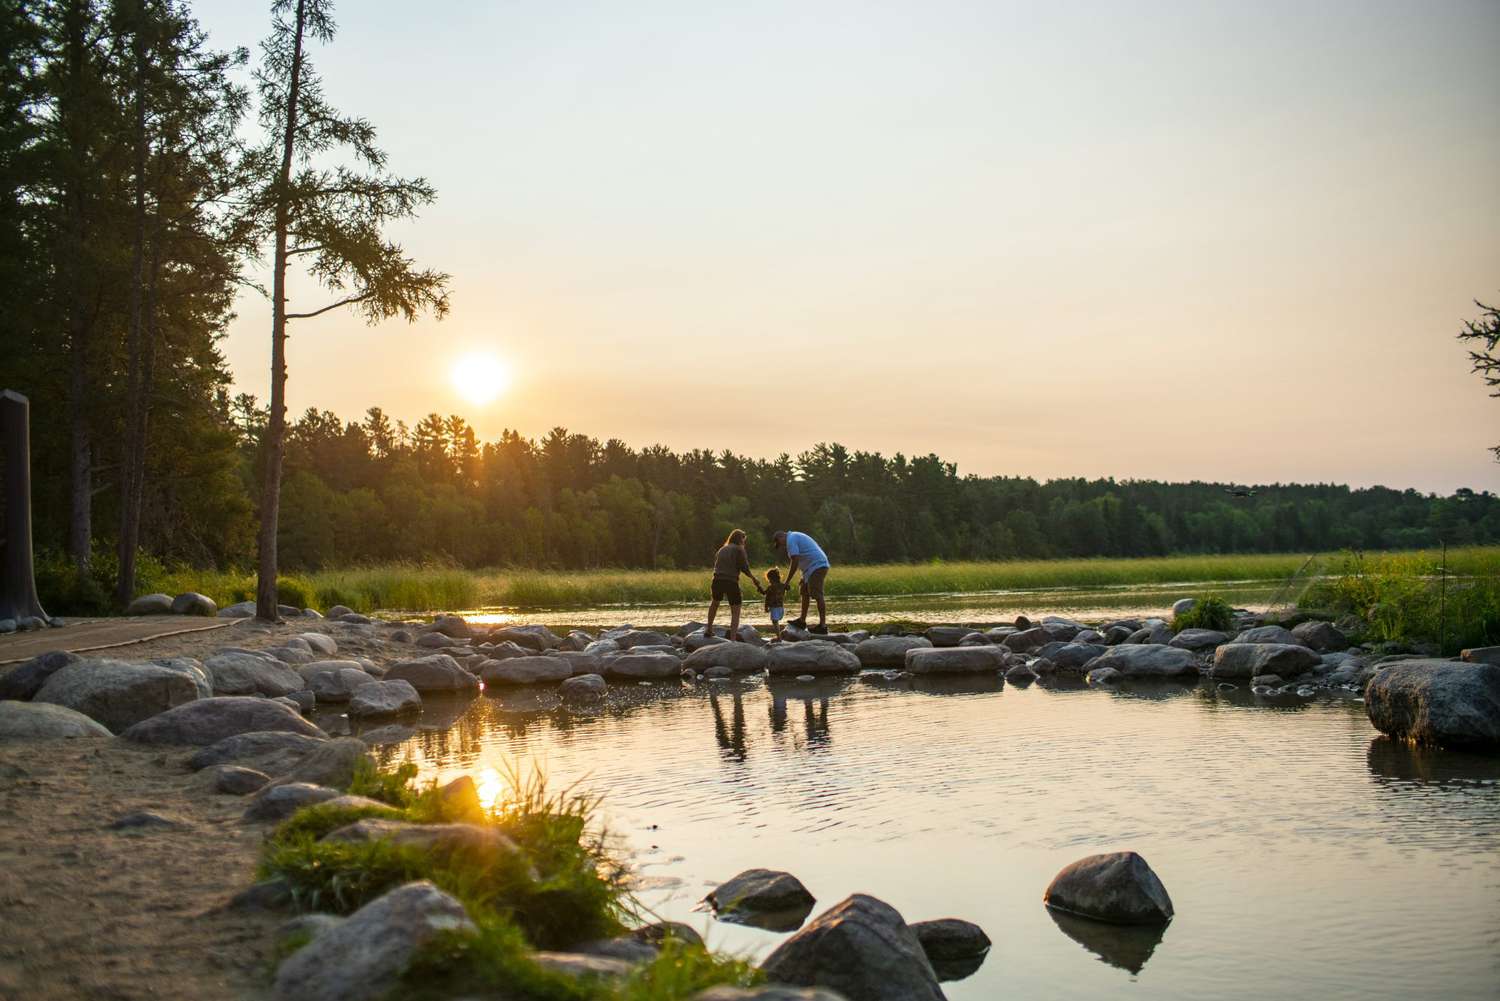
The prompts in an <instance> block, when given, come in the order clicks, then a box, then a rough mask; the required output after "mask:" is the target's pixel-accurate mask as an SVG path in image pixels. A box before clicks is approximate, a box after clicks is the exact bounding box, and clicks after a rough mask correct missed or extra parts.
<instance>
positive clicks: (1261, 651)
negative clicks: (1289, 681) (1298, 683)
mask: <svg viewBox="0 0 1500 1001" xmlns="http://www.w3.org/2000/svg"><path fill="white" fill-rule="evenodd" d="M1321 663H1323V658H1321V657H1319V656H1318V655H1317V654H1316V653H1314V652H1313V651H1311V650H1309V649H1308V648H1307V647H1305V646H1288V645H1286V644H1284V643H1271V642H1262V643H1240V642H1238V641H1236V642H1234V643H1226V644H1224V645H1223V646H1221V647H1219V648H1218V649H1217V650H1215V651H1214V663H1213V667H1211V668H1210V669H1209V673H1210V674H1211V675H1213V676H1214V677H1215V678H1253V677H1255V676H1256V675H1258V674H1279V675H1281V676H1282V677H1283V678H1295V677H1296V676H1297V675H1299V674H1303V673H1306V672H1307V671H1311V670H1312V669H1313V668H1315V667H1317V666H1318V665H1319V664H1321Z"/></svg>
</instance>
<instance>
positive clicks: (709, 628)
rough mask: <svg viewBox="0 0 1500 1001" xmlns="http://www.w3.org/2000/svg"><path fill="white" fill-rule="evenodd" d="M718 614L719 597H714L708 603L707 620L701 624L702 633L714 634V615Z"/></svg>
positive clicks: (706, 634)
mask: <svg viewBox="0 0 1500 1001" xmlns="http://www.w3.org/2000/svg"><path fill="white" fill-rule="evenodd" d="M717 614H719V599H718V598H715V599H713V600H712V601H710V602H709V603H708V621H707V622H705V623H704V624H703V635H704V636H712V635H713V634H714V616H715V615H717Z"/></svg>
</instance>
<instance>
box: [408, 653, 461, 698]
mask: <svg viewBox="0 0 1500 1001" xmlns="http://www.w3.org/2000/svg"><path fill="white" fill-rule="evenodd" d="M385 680H387V681H405V682H407V683H408V684H410V685H411V686H412V687H413V688H415V689H416V690H417V691H418V692H467V691H473V690H474V689H476V688H478V687H479V679H478V678H476V677H474V675H472V674H470V673H469V672H468V671H465V670H464V669H463V668H462V667H460V666H459V663H458V661H456V660H454V659H453V658H452V657H450V656H448V655H447V654H445V653H435V654H432V655H431V656H427V657H418V658H417V659H415V660H404V661H402V662H401V663H399V664H394V665H392V666H391V669H390V670H388V671H386V672H385Z"/></svg>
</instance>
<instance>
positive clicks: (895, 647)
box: [854, 636, 933, 671]
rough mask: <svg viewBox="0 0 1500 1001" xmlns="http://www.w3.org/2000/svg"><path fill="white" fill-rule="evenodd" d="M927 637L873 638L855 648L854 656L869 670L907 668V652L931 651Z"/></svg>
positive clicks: (930, 642) (930, 643) (930, 644)
mask: <svg viewBox="0 0 1500 1001" xmlns="http://www.w3.org/2000/svg"><path fill="white" fill-rule="evenodd" d="M932 646H933V643H932V641H931V640H929V639H927V638H926V637H925V636H872V637H870V638H869V639H867V640H863V641H861V642H860V643H858V644H857V645H856V646H855V647H854V655H855V656H856V657H858V658H859V664H860V666H861V667H863V668H865V669H867V670H872V671H875V670H889V669H891V668H900V667H905V666H906V651H908V650H927V649H931V648H932Z"/></svg>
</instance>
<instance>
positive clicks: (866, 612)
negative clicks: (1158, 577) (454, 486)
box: [392, 578, 1285, 629]
mask: <svg viewBox="0 0 1500 1001" xmlns="http://www.w3.org/2000/svg"><path fill="white" fill-rule="evenodd" d="M1284 586H1285V582H1284V581H1281V580H1227V581H1194V582H1184V583H1169V584H1121V585H1114V586H1107V587H1101V586H1094V587H1045V588H1015V589H1011V590H1006V591H964V592H952V593H937V594H905V595H896V596H843V595H838V596H832V597H830V598H829V599H828V614H829V618H830V619H831V620H832V621H833V622H834V623H835V624H837V625H840V626H843V625H858V624H868V623H872V622H881V621H885V620H890V619H906V620H915V621H918V622H968V623H989V624H994V623H998V622H1008V621H1010V620H1011V619H1014V618H1015V617H1016V615H1017V614H1020V613H1036V612H1037V611H1039V610H1042V611H1045V612H1047V614H1049V615H1062V616H1068V617H1079V618H1083V619H1087V620H1089V621H1097V622H1103V621H1106V620H1109V619H1122V618H1130V617H1139V616H1150V615H1157V616H1164V617H1170V616H1171V609H1172V604H1173V602H1175V601H1177V600H1178V599H1179V598H1186V597H1192V596H1195V595H1204V594H1217V595H1219V596H1221V597H1222V598H1224V599H1225V600H1226V601H1228V602H1230V603H1232V604H1235V605H1238V606H1240V607H1242V608H1248V609H1249V610H1251V611H1264V610H1265V608H1266V606H1267V604H1268V603H1269V602H1270V601H1272V600H1273V599H1275V598H1276V597H1277V595H1278V593H1279V592H1280V593H1282V597H1285V594H1284ZM747 597H748V598H751V599H753V598H755V595H753V594H751V595H748V596H747ZM707 611H708V583H707V579H706V578H705V581H704V596H703V600H702V601H701V602H692V603H683V602H675V603H670V604H661V605H640V604H630V605H596V606H594V607H592V608H542V609H537V608H524V609H523V608H512V607H509V606H498V605H497V606H491V607H487V608H475V609H468V610H465V611H462V612H460V613H459V614H461V615H463V617H464V618H465V619H467V620H468V621H469V622H472V623H484V624H495V623H510V622H523V623H531V622H546V623H553V624H557V623H566V624H567V625H569V626H579V627H582V628H584V629H596V628H601V627H608V626H617V625H620V624H621V623H623V622H629V623H631V624H632V625H637V626H662V625H672V626H677V625H681V624H682V623H684V622H689V621H692V620H695V619H697V620H701V619H702V618H703V616H704V615H705V614H706V613H707ZM392 614H399V613H392ZM745 615H746V617H747V618H746V621H749V622H751V623H755V624H759V625H767V624H768V620H767V618H766V615H765V613H764V611H762V609H761V607H760V604H759V602H758V601H754V600H752V601H750V602H749V604H747V605H745ZM720 618H721V621H725V622H727V621H728V610H727V609H722V610H721V612H720Z"/></svg>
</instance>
